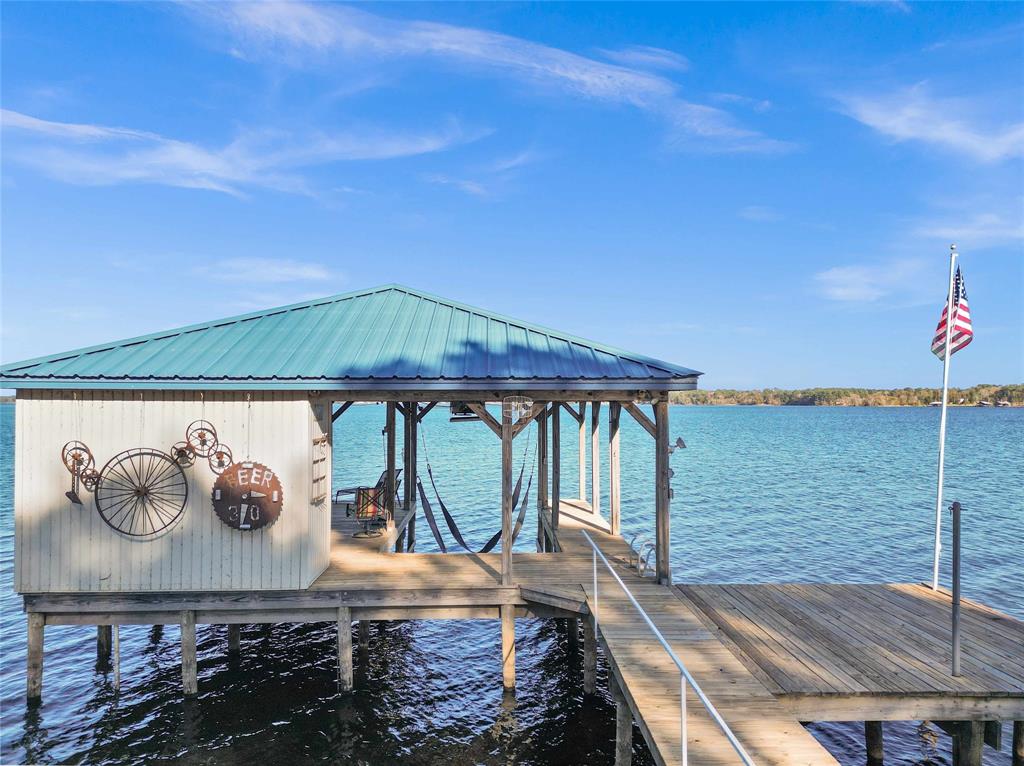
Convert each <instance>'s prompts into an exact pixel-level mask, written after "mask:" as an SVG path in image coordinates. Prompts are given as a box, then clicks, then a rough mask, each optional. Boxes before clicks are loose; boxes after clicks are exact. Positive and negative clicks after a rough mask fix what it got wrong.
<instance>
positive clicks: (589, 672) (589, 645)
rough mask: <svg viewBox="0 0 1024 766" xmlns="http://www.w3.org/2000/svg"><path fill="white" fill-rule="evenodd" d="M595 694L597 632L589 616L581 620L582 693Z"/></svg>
mask: <svg viewBox="0 0 1024 766" xmlns="http://www.w3.org/2000/svg"><path fill="white" fill-rule="evenodd" d="M596 692H597V631H596V630H595V628H594V619H593V617H591V616H589V615H588V616H586V617H584V618H583V693H584V694H595V693H596Z"/></svg>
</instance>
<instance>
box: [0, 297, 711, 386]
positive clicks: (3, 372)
mask: <svg viewBox="0 0 1024 766" xmlns="http://www.w3.org/2000/svg"><path fill="white" fill-rule="evenodd" d="M700 374H701V373H699V372H696V371H694V370H690V369H687V368H686V367H680V366H678V365H674V364H669V363H667V362H661V361H658V360H656V359H650V358H648V357H645V356H642V355H640V354H632V353H629V352H627V351H622V350H620V349H615V348H611V347H610V346H605V345H601V344H597V343H592V342H590V341H586V340H583V339H581V338H576V337H573V336H571V335H567V334H565V333H558V332H555V331H553V330H548V329H546V328H543V327H539V326H537V325H533V324H528V323H526V322H521V321H518V320H515V319H510V318H508V317H504V316H500V315H498V314H493V313H491V312H488V311H483V310H482V309H478V308H473V307H472V306H466V305H464V304H461V303H456V302H454V301H449V300H445V299H444V298H439V297H437V296H434V295H429V294H427V293H423V292H419V291H416V290H411V289H409V288H408V287H402V286H400V285H385V286H383V287H375V288H372V289H369V290H361V291H359V292H353V293H345V294H343V295H335V296H333V297H329V298H320V299H317V300H312V301H307V302H305V303H296V304H294V305H291V306H283V307H281V308H276V309H269V310H266V311H259V312H255V313H252V314H243V315H241V316H236V317H231V318H229V319H221V320H217V321H214V322H205V323H203V324H196V325H191V326H188V327H182V328H179V329H176V330H168V331H166V332H158V333H153V334H151V335H144V336H141V337H138V338H131V339H129V340H122V341H117V342H114V343H105V344H102V345H99V346H92V347H89V348H83V349H78V350H76V351H68V352H66V353H63V354H52V355H50V356H45V357H40V358H38V359H30V360H27V361H24V362H15V363H12V364H6V365H4V366H3V367H0V386H3V387H7V388H162V389H180V388H192V389H275V388H290V389H318V390H345V389H348V390H402V389H427V388H430V389H460V388H462V389H469V388H483V389H544V388H571V389H587V388H590V389H602V388H603V389H643V388H648V389H687V388H695V387H696V381H697V376H698V375H700Z"/></svg>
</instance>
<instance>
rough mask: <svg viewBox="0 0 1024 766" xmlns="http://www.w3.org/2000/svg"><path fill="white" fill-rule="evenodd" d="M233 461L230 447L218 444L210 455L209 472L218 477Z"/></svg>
mask: <svg viewBox="0 0 1024 766" xmlns="http://www.w3.org/2000/svg"><path fill="white" fill-rule="evenodd" d="M233 460H234V458H233V457H232V455H231V447H229V446H228V445H226V444H218V445H217V446H216V447H214V449H213V452H211V453H210V470H211V471H213V472H214V473H215V474H217V475H218V476H220V475H221V474H222V473H224V469H225V468H227V467H228V466H229V465H231V463H232V461H233Z"/></svg>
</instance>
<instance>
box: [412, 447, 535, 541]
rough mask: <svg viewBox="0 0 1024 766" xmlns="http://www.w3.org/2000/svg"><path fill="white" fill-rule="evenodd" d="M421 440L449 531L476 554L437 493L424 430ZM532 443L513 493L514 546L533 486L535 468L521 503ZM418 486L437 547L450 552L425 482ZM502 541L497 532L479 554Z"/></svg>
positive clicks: (434, 488)
mask: <svg viewBox="0 0 1024 766" xmlns="http://www.w3.org/2000/svg"><path fill="white" fill-rule="evenodd" d="M420 438H421V439H422V441H423V454H424V457H425V458H426V463H427V476H429V477H430V486H431V487H432V488H433V490H434V497H435V498H437V505H438V507H439V508H440V509H441V513H442V514H443V515H444V520H445V523H446V524H447V525H448V531H449V532H451V534H452V537H454V538H455V541H456V542H457V543H458V544H459V545H461V546H462V547H463V549H465V550H466V551H468V552H469V553H474V552H476V551H474V550H473V549H472V548H470V547H469V546H468V545H467V544H466V541H465V539H464V538H463V537H462V532H461V531H459V525H458V524H456V523H455V519H454V518H453V517H452V514H451V512H450V511H449V510H448V506H446V505H445V504H444V500H442V499H441V493H440V492H438V491H437V482H435V481H434V469H433V468H432V467H431V465H430V454H429V453H428V452H427V442H426V439H425V438H423V430H422V429H421V430H420ZM529 445H530V441H529V439H527V449H526V452H524V453H523V465H522V466H521V467H520V469H519V478H518V479H517V480H516V486H515V489H514V490H513V491H512V507H513V508H515V507H516V505H519V515H518V516H517V517H516V523H515V526H514V527H513V529H512V544H513V545H514V544H515V541H516V538H517V537H518V536H519V531H520V530H521V529H522V528H523V522H524V521H526V506H527V505H529V502H530V488H531V487H532V486H533V468H531V469H530V477H529V479H528V480H527V482H526V492H525V494H524V496H523V500H522V503H520V502H519V493H520V491H521V490H522V488H523V475H524V473H525V472H526V458H527V455H528V454H529ZM416 485H417V488H418V489H419V494H420V502H422V504H423V515H424V516H425V517H426V519H427V525H428V526H429V527H430V531H431V533H432V534H433V535H434V540H435V541H436V542H437V546H438V547H439V548H440V549H441V552H442V553H447V552H448V546H446V545H445V542H444V538H443V537H441V531H440V530H439V529H438V527H437V520H436V519H435V518H434V511H433V509H432V508H431V507H430V501H429V500H427V493H426V491H425V490H424V488H423V482H422V481H420V480H419V478H417V479H416ZM500 539H501V532H500V531H499V532H496V533H495V534H494V536H493V537H491V539H490V540H488V541H487V543H486V545H484V547H483V548H481V549H480V550H479V553H490V552H491V551H492V550H493V549H494V546H495V545H497V544H498V541H499V540H500Z"/></svg>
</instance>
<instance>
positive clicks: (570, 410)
mask: <svg viewBox="0 0 1024 766" xmlns="http://www.w3.org/2000/svg"><path fill="white" fill-rule="evenodd" d="M559 404H561V406H562V408H563V409H565V411H566V412H568V413H569V414H570V415H572V419H573V420H575V421H576V422H577V423H582V422H583V415H582V414H581V412H580V411H579V410H574V409H573V408H572V405H571V404H569V402H559Z"/></svg>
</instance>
